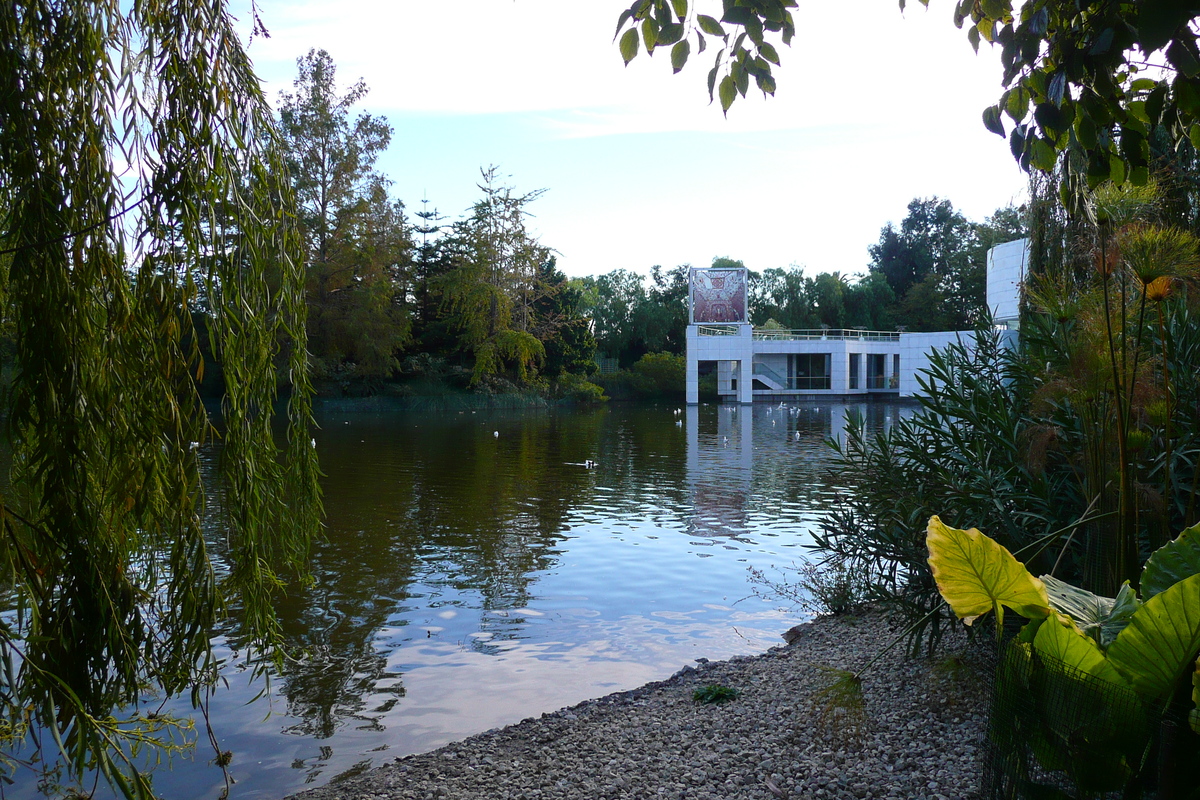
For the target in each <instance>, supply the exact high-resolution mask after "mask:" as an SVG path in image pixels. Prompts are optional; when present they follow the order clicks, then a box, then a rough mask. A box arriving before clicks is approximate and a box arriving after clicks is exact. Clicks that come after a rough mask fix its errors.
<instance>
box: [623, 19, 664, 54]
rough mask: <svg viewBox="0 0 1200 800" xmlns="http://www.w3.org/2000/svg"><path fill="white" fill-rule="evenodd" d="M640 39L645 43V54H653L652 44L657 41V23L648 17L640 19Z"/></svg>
mask: <svg viewBox="0 0 1200 800" xmlns="http://www.w3.org/2000/svg"><path fill="white" fill-rule="evenodd" d="M642 41H643V42H645V44H646V55H654V45H655V44H657V43H658V25H657V23H655V21H654V20H653V19H651V18H650V17H646V18H645V19H644V20H642ZM626 63H628V62H626Z"/></svg>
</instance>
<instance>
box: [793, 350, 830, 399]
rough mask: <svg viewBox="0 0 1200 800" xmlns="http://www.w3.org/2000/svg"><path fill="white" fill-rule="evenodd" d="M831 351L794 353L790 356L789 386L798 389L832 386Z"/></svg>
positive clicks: (805, 389) (807, 389)
mask: <svg viewBox="0 0 1200 800" xmlns="http://www.w3.org/2000/svg"><path fill="white" fill-rule="evenodd" d="M832 360H833V355H832V354H831V353H793V354H792V355H789V356H788V388H789V389H794V390H796V391H810V390H813V389H828V388H830V387H831V385H832V384H831V380H830V374H831V370H830V364H831V362H832Z"/></svg>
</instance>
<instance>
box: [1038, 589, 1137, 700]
mask: <svg viewBox="0 0 1200 800" xmlns="http://www.w3.org/2000/svg"><path fill="white" fill-rule="evenodd" d="M1051 599H1053V595H1051ZM1033 649H1034V650H1036V651H1037V652H1038V653H1039V654H1041V655H1043V656H1046V657H1048V658H1051V659H1054V660H1056V661H1058V662H1060V663H1062V664H1064V665H1066V666H1068V667H1071V668H1072V669H1075V670H1078V671H1079V672H1082V673H1085V674H1087V675H1091V676H1093V677H1096V678H1099V679H1100V680H1103V681H1107V682H1108V683H1115V684H1117V685H1118V686H1128V685H1129V683H1128V681H1126V680H1125V678H1124V677H1122V676H1121V673H1120V672H1118V671H1117V669H1116V667H1114V666H1113V665H1112V664H1110V663H1109V661H1108V659H1107V658H1105V657H1104V653H1103V652H1102V651H1101V650H1100V646H1099V645H1098V644H1096V641H1095V640H1094V639H1092V638H1091V637H1090V636H1087V635H1085V634H1084V633H1082V632H1081V631H1080V630H1079V629H1078V628H1076V627H1075V626H1074V625H1073V624H1072V621H1071V619H1070V618H1069V617H1066V616H1064V615H1062V614H1054V615H1053V616H1052V617H1050V619H1047V620H1046V621H1045V622H1043V623H1042V624H1041V626H1040V627H1039V628H1038V632H1037V636H1035V637H1034V639H1033Z"/></svg>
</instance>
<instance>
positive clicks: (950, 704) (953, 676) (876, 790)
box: [294, 610, 987, 800]
mask: <svg viewBox="0 0 1200 800" xmlns="http://www.w3.org/2000/svg"><path fill="white" fill-rule="evenodd" d="M900 627H901V626H900V624H899V623H898V622H896V621H894V620H891V619H889V618H888V617H886V616H885V615H884V614H883V613H881V612H879V611H870V610H868V611H865V612H861V613H858V614H853V615H845V616H839V617H825V618H819V619H817V620H814V621H813V622H810V623H806V624H804V625H801V626H797V627H796V628H794V629H792V630H791V631H789V632H788V639H789V640H790V643H788V644H781V645H780V646H778V647H774V648H772V649H770V650H768V651H767V652H766V653H763V654H761V655H757V656H744V657H737V658H733V659H730V660H728V661H722V662H705V661H704V660H703V659H700V661H699V662H698V663H696V664H694V665H690V666H687V667H684V668H683V669H681V670H680V671H679V672H677V673H676V674H675V675H672V676H671V677H670V678H668V679H667V680H664V681H658V682H654V683H649V684H646V685H644V686H641V687H639V688H637V689H633V690H630V691H625V692H617V693H614V694H610V695H607V696H605V697H601V698H598V699H594V700H587V701H585V702H583V703H580V704H578V705H576V706H572V707H571V708H565V709H561V710H559V711H556V712H553V713H550V714H544V715H542V716H541V717H539V718H530V719H526V720H523V721H521V722H520V723H517V724H515V725H510V726H507V727H504V728H499V729H496V730H491V731H486V732H484V733H481V734H479V735H476V736H472V737H470V738H468V739H464V740H462V741H460V742H454V743H451V744H449V745H446V746H445V747H441V748H439V749H437V750H434V751H432V752H429V753H421V754H417V755H410V756H406V757H403V758H398V759H396V760H395V761H394V762H392V763H389V764H387V765H385V766H382V767H379V768H376V769H373V770H371V771H368V772H365V773H362V774H359V775H356V776H353V777H349V778H345V779H343V780H340V781H335V782H333V783H331V784H329V785H327V786H323V787H321V788H317V789H313V790H310V791H307V792H304V793H302V794H299V795H294V798H295V800H350V798H381V799H382V798H389V800H390V799H391V798H395V799H396V800H400V799H401V798H403V799H404V800H409V799H410V798H411V800H439V799H440V798H450V799H451V800H458V799H459V798H461V799H462V800H474V799H475V798H478V799H479V800H484V798H486V799H487V800H535V799H536V800H577V799H578V800H584V798H586V799H587V800H601V799H603V800H617V799H618V798H622V799H623V798H630V799H632V798H645V799H647V800H650V799H657V798H672V800H674V799H675V798H687V800H734V799H735V798H739V799H740V798H746V800H750V799H751V798H754V799H755V800H760V799H761V800H786V798H846V800H864V798H897V799H900V798H903V799H904V800H913V799H915V798H923V799H925V800H952V799H953V798H975V797H977V788H978V771H979V763H978V752H979V748H980V746H981V744H982V741H983V737H984V733H985V726H986V709H987V689H986V686H987V682H986V681H984V680H983V679H982V677H983V676H982V672H983V670H982V668H980V667H978V666H977V662H976V661H975V660H974V659H973V657H972V655H971V654H970V652H969V651H968V650H967V643H966V639H965V637H964V636H961V635H959V634H958V633H957V632H956V634H955V635H952V636H948V637H946V638H945V639H943V644H942V647H941V648H940V649H939V652H938V653H937V654H935V655H934V656H933V657H932V658H916V659H910V658H907V657H906V656H905V655H904V650H903V646H902V645H900V646H897V647H894V648H893V649H892V650H890V651H889V652H888V653H887V654H886V655H885V656H884V657H883V658H881V659H879V660H878V661H877V663H876V664H875V665H874V666H872V667H871V669H870V670H868V671H867V672H866V673H865V674H864V675H863V676H862V683H861V694H860V695H859V699H860V702H857V703H855V702H851V703H849V704H848V705H849V710H847V709H846V708H844V707H842V705H839V704H838V703H835V702H831V693H830V690H829V687H830V686H831V684H832V683H833V681H834V678H835V677H836V673H835V672H834V670H848V671H851V672H853V671H857V670H859V669H861V668H862V667H863V666H864V665H865V664H866V662H867V661H868V660H870V659H871V658H872V657H873V656H874V655H875V654H877V653H879V652H880V650H881V649H882V648H885V647H887V646H888V645H889V644H890V643H891V642H892V641H893V639H894V638H895V636H896V632H897V631H898V630H899V629H900ZM709 686H721V687H726V688H728V689H732V690H735V691H736V693H737V696H736V698H734V699H730V700H727V701H725V702H720V703H701V702H698V701H696V700H695V699H693V695H694V693H695V692H696V690H697V689H703V688H704V687H709Z"/></svg>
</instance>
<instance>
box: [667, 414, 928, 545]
mask: <svg viewBox="0 0 1200 800" xmlns="http://www.w3.org/2000/svg"><path fill="white" fill-rule="evenodd" d="M911 412H912V407H911V406H904V405H900V404H897V403H894V402H892V403H870V402H865V403H845V402H829V401H817V402H804V403H800V402H793V403H791V404H788V403H775V404H765V403H758V404H755V405H735V404H722V405H715V406H713V405H705V406H686V407H685V408H684V409H682V410H681V412H680V418H681V419H682V420H683V423H684V425H685V426H686V428H687V483H688V488H689V490H690V492H691V497H692V508H693V513H692V516H691V519H690V520H689V521H688V527H687V530H688V532H689V533H690V534H693V535H695V536H699V537H709V538H714V537H723V538H739V537H743V536H745V535H746V534H747V533H748V531H749V530H750V528H751V525H750V523H749V520H750V516H751V515H752V514H756V513H770V511H771V509H769V508H762V507H760V503H759V502H758V501H757V499H756V498H761V497H765V496H768V495H774V496H776V497H777V496H778V495H777V493H774V492H764V491H763V484H764V483H768V482H777V481H778V482H783V483H786V484H787V485H788V486H789V487H791V488H792V490H793V491H796V492H803V491H804V490H805V489H806V488H811V490H812V491H811V492H805V493H806V494H813V495H815V494H820V493H822V492H823V491H825V490H827V489H828V488H829V485H828V478H829V470H830V467H831V466H832V463H833V461H834V452H833V450H832V448H831V447H830V446H829V442H830V440H832V441H835V442H837V443H838V444H839V445H844V444H845V442H846V435H847V430H848V429H849V427H850V426H851V424H854V423H855V422H856V421H857V422H860V423H861V424H862V425H864V426H865V427H866V429H867V430H868V431H869V432H870V434H869V435H870V436H871V437H872V438H874V437H875V436H876V435H878V434H886V433H888V432H889V431H891V429H892V427H893V426H894V425H895V424H896V423H897V422H898V421H899V420H900V419H901V418H902V417H904V416H907V415H908V414H910V413H911ZM796 450H799V451H801V452H800V453H799V454H797V453H796V452H795V451H796ZM797 455H800V457H799V458H797ZM781 466H783V468H784V469H786V470H788V471H789V472H790V473H791V474H788V475H784V476H780V475H778V474H777V473H778V472H779V469H780V467H781Z"/></svg>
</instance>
